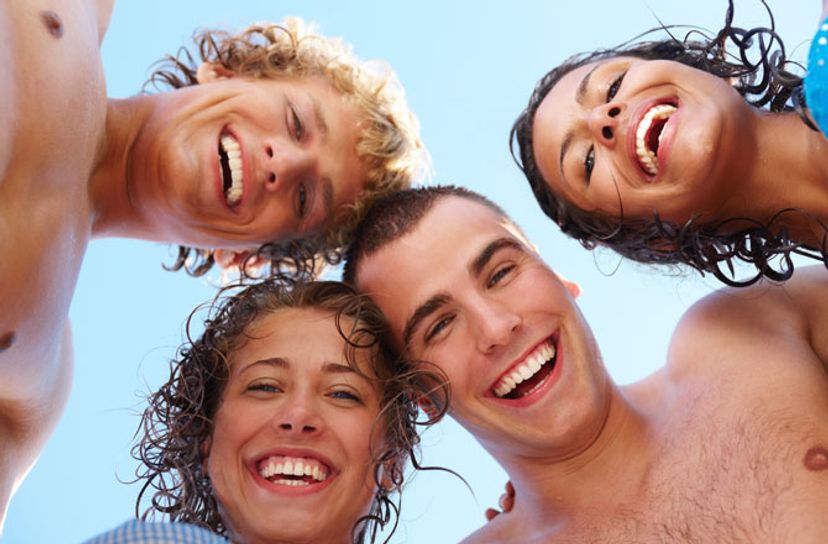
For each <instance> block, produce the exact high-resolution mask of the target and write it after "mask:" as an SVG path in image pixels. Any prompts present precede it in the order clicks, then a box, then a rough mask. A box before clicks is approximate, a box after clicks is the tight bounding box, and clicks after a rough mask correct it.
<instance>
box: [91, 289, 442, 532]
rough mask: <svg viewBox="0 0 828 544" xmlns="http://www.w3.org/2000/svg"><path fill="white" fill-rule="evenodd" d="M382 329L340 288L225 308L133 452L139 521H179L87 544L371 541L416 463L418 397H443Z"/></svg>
mask: <svg viewBox="0 0 828 544" xmlns="http://www.w3.org/2000/svg"><path fill="white" fill-rule="evenodd" d="M191 321H192V319H191ZM385 327H386V325H385V320H384V318H383V317H382V315H381V314H380V313H379V311H378V310H377V309H376V308H375V307H374V306H373V304H372V303H371V302H370V301H369V300H368V299H366V298H364V297H362V296H359V295H357V294H355V293H354V291H353V290H351V289H350V288H349V287H347V286H345V285H344V284H341V283H338V282H317V283H312V284H307V285H302V284H299V285H297V286H296V287H294V288H292V289H288V288H285V287H284V286H282V285H279V284H278V283H275V282H266V283H264V284H260V285H256V286H252V287H248V288H247V289H246V290H244V291H242V292H240V293H239V294H236V295H235V296H233V297H230V298H227V299H225V301H224V302H223V303H222V304H221V305H219V306H218V307H216V308H214V310H213V311H212V313H211V315H210V316H209V318H208V320H207V321H206V324H205V331H204V333H203V334H202V335H201V336H200V337H199V338H198V339H197V340H195V341H192V342H190V343H188V344H185V346H183V347H182V348H181V349H180V350H179V356H178V358H177V359H176V360H175V361H173V363H172V371H171V375H170V380H169V381H168V382H167V383H165V384H164V385H163V386H161V388H160V389H159V390H158V391H156V392H155V393H154V394H153V395H152V396H151V397H150V399H149V407H148V408H147V409H146V411H145V412H144V416H143V421H142V427H141V429H142V431H141V432H142V436H141V438H140V441H139V443H138V444H137V445H136V447H135V448H134V451H133V454H134V455H135V456H136V457H137V458H138V459H140V460H141V461H142V463H143V468H142V469H140V470H139V471H138V475H139V478H140V479H143V480H144V485H143V488H142V491H141V494H140V496H139V499H138V503H137V506H136V509H137V510H140V508H141V504H142V500H141V499H142V498H145V497H149V499H150V504H149V509H148V510H147V511H146V512H145V513H144V516H143V517H144V518H145V519H146V518H147V517H151V516H152V515H153V514H160V515H162V516H166V517H167V518H168V519H169V521H172V522H176V523H166V524H157V523H147V522H140V521H132V522H129V523H127V524H126V525H123V526H121V527H119V528H117V529H115V530H113V531H112V532H110V533H108V534H106V535H101V536H99V537H96V539H93V540H92V542H101V543H102V542H127V541H128V542H136V541H137V542H141V541H149V539H150V537H152V536H153V535H159V534H160V535H164V536H165V537H168V538H171V539H176V541H180V542H190V541H193V542H196V541H198V540H196V539H197V538H202V539H204V540H202V541H204V542H212V541H216V542H220V541H223V538H229V539H231V540H232V541H234V542H245V543H249V542H270V543H273V542H291V543H302V542H308V543H310V542H326V543H336V542H342V543H346V542H373V541H374V540H375V538H376V537H377V535H378V534H379V532H378V531H379V529H380V528H381V527H382V526H384V525H386V524H388V523H389V522H392V523H393V524H395V523H396V522H395V521H394V520H393V518H394V516H395V515H396V514H398V511H399V510H398V503H397V504H395V503H394V501H393V500H392V496H393V495H394V493H395V492H396V491H399V489H400V486H401V485H402V483H403V475H404V468H405V463H406V460H407V459H411V460H412V461H413V463H414V465H415V466H418V465H417V460H416V458H415V456H414V451H415V447H416V446H417V444H418V442H419V437H418V435H417V432H416V429H415V418H416V416H417V406H416V399H417V398H421V399H422V398H426V397H428V398H430V399H431V402H432V404H434V405H435V406H443V407H444V406H445V405H446V402H447V398H446V393H445V391H446V390H445V388H444V386H443V385H442V384H443V383H444V382H443V381H442V380H441V379H440V378H439V376H438V374H434V373H431V372H430V371H429V370H423V369H420V370H417V371H413V370H409V369H408V367H407V364H408V363H405V362H402V361H401V360H399V359H397V358H396V357H394V356H393V355H392V353H393V352H392V351H390V350H389V349H388V348H387V347H385V345H384V344H383V342H382V341H381V337H382V335H384V334H385V332H384V331H385ZM415 378H416V379H415ZM415 382H416V384H415ZM415 387H416V388H417V389H416V390H415V389H414V388H415ZM416 391H419V393H417V392H416ZM193 525H195V526H198V527H194V526H193ZM199 527H201V528H203V529H200V528H199ZM204 529H207V530H208V531H205V530H204ZM392 531H393V529H392ZM219 535H221V538H220V536H219ZM141 538H143V539H144V540H141ZM188 539H189V540H188Z"/></svg>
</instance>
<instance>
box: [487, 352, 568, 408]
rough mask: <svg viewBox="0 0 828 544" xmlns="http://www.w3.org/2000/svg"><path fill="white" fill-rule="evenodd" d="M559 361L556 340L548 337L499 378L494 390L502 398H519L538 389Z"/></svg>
mask: <svg viewBox="0 0 828 544" xmlns="http://www.w3.org/2000/svg"><path fill="white" fill-rule="evenodd" d="M556 362H557V350H556V349H555V340H554V339H553V338H549V339H547V340H546V341H545V342H543V343H542V344H540V345H539V346H538V347H536V348H535V349H534V350H533V351H532V353H530V354H529V355H527V356H526V358H524V359H523V361H521V362H520V363H518V364H516V365H515V366H513V367H512V368H511V369H509V371H508V372H506V374H504V375H503V376H501V377H500V379H498V380H497V382H496V383H495V385H494V386H493V387H492V392H493V393H494V394H495V396H497V397H498V398H501V399H510V400H514V399H519V398H522V397H525V396H527V395H529V394H531V393H532V392H533V391H534V390H535V389H537V388H538V387H539V386H540V385H541V384H542V383H543V381H544V380H545V379H546V377H547V376H549V374H551V373H552V370H553V369H554V368H555V363H556Z"/></svg>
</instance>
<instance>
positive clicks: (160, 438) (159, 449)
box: [132, 278, 449, 543]
mask: <svg viewBox="0 0 828 544" xmlns="http://www.w3.org/2000/svg"><path fill="white" fill-rule="evenodd" d="M291 308H294V309H295V308H314V309H321V310H324V311H329V312H330V313H331V315H332V316H333V317H334V320H335V323H336V326H337V329H338V330H339V332H340V334H341V335H342V337H343V339H344V340H345V346H346V347H345V357H346V360H347V361H348V364H349V365H351V366H352V368H354V369H355V370H356V371H357V372H358V373H360V375H362V376H365V377H367V378H368V379H369V380H372V381H374V382H375V383H377V384H378V386H379V390H380V391H381V404H380V415H379V416H378V420H377V423H376V426H375V428H374V429H373V431H372V432H374V433H376V432H379V433H380V434H381V436H382V438H383V440H382V441H380V442H381V443H382V446H381V447H380V448H378V449H377V450H378V451H376V450H375V451H373V452H372V453H373V457H374V463H375V464H374V479H375V481H376V486H377V491H376V495H375V497H374V501H373V503H372V506H371V509H370V511H369V513H368V514H367V515H365V516H363V517H362V518H360V519H359V520H358V521H357V522H356V523H355V525H354V528H353V532H352V535H351V536H352V541H353V542H355V543H364V542H375V541H376V538H377V536H378V535H379V532H380V531H381V530H382V529H383V528H384V527H386V526H389V529H390V534H393V532H394V530H395V529H396V526H397V523H398V521H399V509H400V503H399V496H398V497H397V499H396V501H395V500H394V499H392V495H393V493H394V491H399V490H400V488H401V486H402V484H403V480H404V470H405V464H406V460H410V461H411V463H412V465H413V466H414V468H416V469H420V468H429V467H422V466H421V465H420V464H419V460H418V457H419V455H418V453H419V448H418V444H419V440H420V439H419V435H418V433H417V426H418V425H430V424H432V423H434V422H436V421H437V420H439V419H440V418H441V417H442V416H443V415H444V414H445V411H446V410H447V407H448V400H449V399H448V394H449V393H448V387H447V385H446V380H445V378H444V375H443V374H442V373H441V372H440V371H439V370H438V369H436V367H429V366H425V365H423V364H418V365H417V368H416V369H414V368H413V365H412V364H411V363H408V362H405V361H404V360H402V359H400V358H398V357H396V356H395V355H394V352H393V350H392V349H391V348H389V347H388V345H387V344H386V343H385V342H384V341H383V337H384V336H385V335H386V334H387V325H386V321H385V318H384V317H383V315H382V314H381V313H380V311H379V310H378V309H377V308H376V306H374V304H373V303H372V302H371V301H370V300H369V299H368V298H367V297H365V296H362V295H359V294H357V293H356V292H355V291H354V290H353V289H352V288H350V287H348V286H347V285H345V284H343V283H340V282H332V281H320V282H313V283H307V284H301V283H298V284H296V283H294V282H293V281H292V280H285V279H283V278H271V279H268V280H266V281H263V282H261V283H258V284H255V285H252V286H249V287H247V288H244V289H242V288H241V287H240V286H235V287H227V288H225V289H224V290H223V291H222V293H220V294H219V296H218V297H217V298H216V300H215V301H214V303H213V304H212V305H210V306H209V307H207V313H208V317H207V319H206V322H205V330H204V332H203V334H202V335H201V336H200V337H199V338H198V339H195V340H193V339H192V338H190V330H191V328H192V326H193V324H194V320H195V319H196V318H195V316H196V314H197V312H199V309H196V311H194V312H193V313H192V314H191V315H190V317H189V319H188V320H187V326H186V331H187V338H188V341H187V342H186V343H185V344H184V345H183V346H182V347H181V348H179V350H178V355H177V358H176V359H175V360H173V361H172V362H171V364H170V366H171V372H170V379H169V381H167V382H166V383H165V384H164V385H162V386H161V387H160V388H159V389H158V390H157V391H156V392H154V393H152V394H151V395H150V396H149V406H148V407H147V408H146V410H145V411H144V414H143V416H142V419H141V424H140V427H139V429H138V432H137V435H138V436H139V439H138V441H137V443H136V445H135V446H134V447H133V449H132V455H133V457H134V458H135V459H137V460H139V461H140V462H141V464H142V466H141V467H140V468H139V469H137V470H136V476H137V480H138V481H142V480H143V484H142V487H141V491H140V493H139V495H138V500H137V501H136V517H141V518H142V519H147V518H149V517H154V516H156V515H162V516H166V517H167V518H168V519H169V521H173V522H176V521H179V522H187V523H193V524H196V525H199V526H202V527H206V528H208V529H210V530H212V531H214V532H216V533H218V534H221V535H225V534H227V526H226V524H225V522H224V520H222V518H221V515H220V513H219V508H218V504H217V501H216V499H215V497H214V495H213V490H212V486H211V483H210V478H209V476H208V475H207V474H206V473H205V472H204V470H203V468H202V462H203V444H204V443H205V441H206V440H207V439H208V438H209V437H210V436H211V434H212V432H213V421H214V416H215V414H216V411H217V410H218V408H219V406H220V404H221V399H222V394H223V391H224V387H225V385H226V383H227V379H228V359H229V357H230V354H232V353H233V352H234V351H235V350H237V349H239V348H240V347H241V346H242V345H243V344H244V342H245V341H246V339H247V338H248V336H247V331H248V330H249V328H250V326H251V324H253V323H254V322H255V321H256V320H257V319H258V318H259V317H261V316H264V315H268V314H271V313H274V312H277V311H281V310H284V309H291ZM203 309H204V308H202V310H203ZM366 349H367V350H371V355H372V356H371V357H370V361H371V365H372V369H371V370H372V371H373V373H374V376H375V377H369V376H366V374H365V373H363V372H361V371H360V370H359V368H358V367H357V366H356V363H355V358H354V357H355V355H356V352H357V350H366ZM424 399H425V400H426V401H427V402H428V403H429V404H430V405H432V406H434V407H436V408H435V412H433V413H430V414H429V419H428V420H426V421H422V420H418V409H417V401H418V400H420V401H422V400H424ZM389 482H390V483H391V484H392V485H391V486H389ZM389 487H392V488H391V489H389ZM145 498H148V500H149V507H147V508H146V509H145V511H144V512H143V514H141V513H140V511H141V508H142V502H143V501H144V499H145ZM389 524H390V525H389ZM390 534H389V536H388V539H390ZM387 541H388V540H387V539H386V540H385V542H387Z"/></svg>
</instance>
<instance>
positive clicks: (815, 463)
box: [802, 446, 828, 470]
mask: <svg viewBox="0 0 828 544" xmlns="http://www.w3.org/2000/svg"><path fill="white" fill-rule="evenodd" d="M802 463H803V464H804V465H805V468H807V469H808V470H825V469H828V450H826V449H825V448H822V447H819V446H817V447H815V448H811V449H809V450H808V451H807V453H805V460H804V461H803V462H802Z"/></svg>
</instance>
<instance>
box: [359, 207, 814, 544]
mask: <svg viewBox="0 0 828 544" xmlns="http://www.w3.org/2000/svg"><path fill="white" fill-rule="evenodd" d="M437 270H439V273H435V271H437ZM356 281H357V286H358V287H359V288H360V290H362V291H364V292H365V293H367V294H368V295H369V296H371V298H372V299H374V300H375V301H376V302H377V303H378V305H379V306H380V308H381V309H382V310H383V312H384V313H385V314H386V316H387V317H388V318H389V321H390V324H391V327H392V332H393V335H394V338H395V340H396V342H397V344H398V346H399V347H401V348H403V349H405V351H406V353H408V354H410V355H411V356H412V357H414V358H416V359H422V360H427V361H430V362H432V363H434V364H436V365H437V366H439V367H440V368H441V369H442V370H443V371H445V373H446V374H447V375H448V377H449V380H450V385H451V394H452V397H451V414H452V416H453V417H455V418H456V419H457V420H458V422H459V423H461V425H463V426H464V427H465V428H466V429H468V430H469V431H471V432H472V434H474V435H475V437H476V438H477V439H478V440H479V441H480V443H481V445H483V447H484V448H486V450H487V451H489V453H491V454H492V456H493V457H494V458H495V459H496V460H497V461H498V463H500V464H501V465H502V466H503V467H504V469H505V470H506V472H507V473H508V475H509V479H510V480H511V482H512V483H513V485H514V499H513V501H508V500H507V501H506V502H507V506H512V511H511V512H509V513H508V514H505V515H499V516H497V517H495V518H494V519H493V520H492V521H491V522H489V523H487V524H486V525H484V526H483V527H482V528H481V529H480V530H478V531H477V532H475V533H474V534H472V535H470V536H469V537H468V538H467V539H466V540H465V541H464V542H468V543H483V542H485V543H495V542H497V543H510V542H514V543H525V542H531V543H538V544H540V543H546V542H566V543H568V542H572V543H576V542H585V541H600V542H633V541H640V542H650V541H654V542H656V541H661V540H662V539H663V538H664V535H666V534H669V535H681V536H680V537H679V538H678V540H680V541H683V542H685V541H686V542H723V541H747V542H819V541H820V540H821V539H823V538H824V534H826V531H828V525H826V521H825V520H826V519H828V517H826V510H825V505H826V504H828V491H826V490H828V487H826V486H825V479H824V478H825V475H826V474H828V471H826V470H823V469H821V468H819V467H822V464H819V463H818V462H817V461H815V460H819V459H821V457H819V455H820V454H819V453H817V454H815V453H814V452H815V451H816V452H822V451H823V449H824V444H825V443H826V442H828V424H826V421H828V411H827V409H826V407H828V374H826V361H828V333H826V331H828V298H826V297H828V278H826V277H825V274H824V269H819V267H816V268H811V269H803V270H802V271H801V272H800V273H798V274H797V277H796V278H794V279H793V280H791V281H790V282H788V283H787V284H786V285H785V286H784V287H780V286H767V285H760V286H755V287H753V288H749V289H744V290H739V291H725V292H721V293H716V294H714V295H711V296H709V297H707V298H706V299H704V300H703V301H701V302H700V303H697V304H696V305H695V306H694V307H693V308H691V310H689V311H688V312H687V314H686V315H685V316H684V317H683V319H682V321H681V323H680V325H679V327H678V328H677V330H676V332H675V334H674V336H673V339H672V342H671V347H670V351H669V353H668V355H667V357H666V363H665V366H664V367H663V368H662V369H660V370H659V371H657V372H656V373H654V374H653V375H651V376H649V377H647V378H645V379H643V380H641V381H639V382H636V383H632V384H629V385H624V386H617V385H615V384H614V383H613V382H612V380H611V379H610V378H609V377H608V376H607V374H606V372H605V370H604V368H603V365H602V363H601V360H600V355H599V352H598V348H597V346H596V345H595V342H594V340H593V338H592V335H591V333H590V331H589V328H588V326H587V324H586V323H585V321H584V319H583V317H582V316H581V314H580V313H579V311H578V309H577V307H576V305H575V302H574V299H573V297H574V295H577V293H578V289H577V288H576V286H575V285H574V284H572V283H571V282H568V281H566V280H562V279H560V278H559V277H558V276H557V275H556V274H554V273H553V272H552V271H551V270H550V269H549V268H548V267H547V266H546V265H545V264H544V263H543V262H542V261H541V260H540V259H539V257H538V256H537V255H536V254H535V253H534V251H533V250H532V249H531V246H529V245H528V244H527V243H526V242H525V240H524V239H523V237H522V235H521V234H520V233H519V232H518V231H516V229H515V228H514V225H513V224H512V223H511V222H510V221H509V220H508V219H507V218H505V217H503V216H502V215H500V214H499V213H498V212H495V211H493V210H491V209H490V208H488V207H486V206H484V205H482V204H479V203H477V202H473V201H470V200H465V199H462V198H460V197H455V196H449V197H444V198H442V199H441V200H438V202H437V203H436V204H435V205H434V206H433V207H432V208H431V210H430V211H428V212H427V213H426V215H425V216H424V217H423V218H422V219H421V220H420V221H419V222H418V223H417V225H416V226H415V227H414V228H413V229H412V230H411V231H409V232H408V233H406V234H405V235H403V236H401V237H400V238H399V239H396V240H394V241H391V242H389V243H388V244H386V245H384V246H382V247H381V248H380V249H379V250H378V251H376V252H375V253H372V254H370V255H367V256H363V257H362V258H361V259H360V261H359V262H358V266H357V270H356ZM619 318H622V316H621V315H620V314H619ZM556 331H557V332H556ZM642 334H644V333H642ZM549 335H552V337H553V338H556V344H557V355H556V360H555V363H554V366H553V368H552V370H551V371H550V372H549V373H548V374H547V375H546V377H543V378H542V380H541V381H539V382H536V385H534V386H533V387H532V388H531V389H528V390H525V393H522V394H521V396H517V397H512V398H508V397H502V398H501V397H500V396H498V395H497V394H496V393H495V391H494V387H495V384H497V383H498V380H499V379H500V376H502V375H503V372H504V371H505V370H507V369H509V368H510V367H512V365H513V364H514V362H515V361H516V360H520V359H521V357H523V356H524V354H525V353H526V352H527V350H531V349H532V346H534V345H536V344H537V343H538V342H539V341H542V339H544V338H546V337H548V336H549ZM644 338H646V334H644V335H643V336H642V337H640V338H631V339H630V341H631V342H635V341H646V340H642V339H644ZM546 364H549V362H547V363H546ZM757 364H759V365H761V368H762V371H761V372H758V371H757ZM539 376H540V374H539ZM820 448H823V449H820ZM814 467H817V468H814ZM509 503H511V504H509ZM757 520H762V521H761V522H759V521H757Z"/></svg>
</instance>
